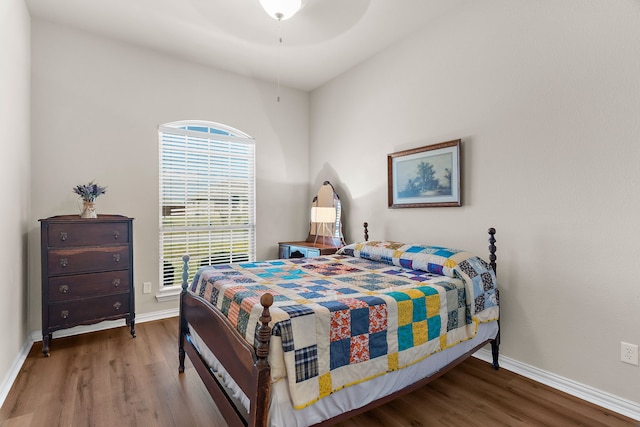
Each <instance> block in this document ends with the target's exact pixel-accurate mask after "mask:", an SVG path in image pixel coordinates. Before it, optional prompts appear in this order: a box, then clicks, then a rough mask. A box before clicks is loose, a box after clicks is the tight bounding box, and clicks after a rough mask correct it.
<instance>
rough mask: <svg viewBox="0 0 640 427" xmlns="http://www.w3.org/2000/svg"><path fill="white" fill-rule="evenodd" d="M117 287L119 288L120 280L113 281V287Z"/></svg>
mask: <svg viewBox="0 0 640 427" xmlns="http://www.w3.org/2000/svg"><path fill="white" fill-rule="evenodd" d="M118 286H120V279H113V287H114V288H117V287H118Z"/></svg>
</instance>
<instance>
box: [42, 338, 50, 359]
mask: <svg viewBox="0 0 640 427" xmlns="http://www.w3.org/2000/svg"><path fill="white" fill-rule="evenodd" d="M50 341H51V334H46V335H42V353H43V354H44V357H49V342H50Z"/></svg>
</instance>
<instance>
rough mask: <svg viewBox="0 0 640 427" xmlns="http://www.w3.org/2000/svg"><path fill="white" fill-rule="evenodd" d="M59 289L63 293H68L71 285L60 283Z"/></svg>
mask: <svg viewBox="0 0 640 427" xmlns="http://www.w3.org/2000/svg"><path fill="white" fill-rule="evenodd" d="M58 291H60V293H61V294H66V293H67V292H69V285H60V287H59V288H58Z"/></svg>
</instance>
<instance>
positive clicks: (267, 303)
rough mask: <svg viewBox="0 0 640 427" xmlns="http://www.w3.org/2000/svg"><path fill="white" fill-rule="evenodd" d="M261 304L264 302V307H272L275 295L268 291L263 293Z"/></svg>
mask: <svg viewBox="0 0 640 427" xmlns="http://www.w3.org/2000/svg"><path fill="white" fill-rule="evenodd" d="M260 304H262V306H263V307H267V308H268V307H271V305H273V295H271V294H270V293H268V292H267V293H264V294H262V296H261V297H260Z"/></svg>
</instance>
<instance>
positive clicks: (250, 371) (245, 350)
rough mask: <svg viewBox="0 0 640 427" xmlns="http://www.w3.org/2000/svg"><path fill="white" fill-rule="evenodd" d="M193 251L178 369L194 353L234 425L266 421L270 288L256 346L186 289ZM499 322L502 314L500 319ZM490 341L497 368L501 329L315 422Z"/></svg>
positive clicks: (256, 426) (253, 426)
mask: <svg viewBox="0 0 640 427" xmlns="http://www.w3.org/2000/svg"><path fill="white" fill-rule="evenodd" d="M367 227H368V224H367V223H366V222H365V223H364V233H365V240H368V237H369V236H368V229H367ZM488 233H489V261H490V265H491V266H492V268H493V270H494V272H495V271H497V270H496V268H497V266H496V255H495V253H496V246H495V242H496V239H495V233H496V230H495V229H494V228H490V229H489V230H488ZM188 261H189V256H188V255H185V256H184V257H183V262H184V268H183V272H182V293H181V294H180V326H179V327H180V330H179V335H180V336H179V354H178V358H179V372H181V373H182V372H184V362H185V355H188V356H189V359H190V360H191V362H192V364H193V366H194V367H195V369H196V371H197V372H198V375H199V376H200V378H201V379H202V381H203V383H204V385H205V386H206V388H207V390H208V391H209V393H210V394H211V397H212V398H213V400H214V401H215V402H216V405H217V407H218V409H219V410H220V413H221V414H222V415H223V416H224V418H225V420H226V421H227V423H228V424H229V426H231V427H235V426H249V427H267V425H268V424H267V422H268V413H269V393H270V384H271V368H270V366H269V362H268V357H269V341H270V337H271V328H270V327H269V322H270V321H271V315H270V313H269V307H271V305H272V304H273V297H272V296H271V294H264V295H263V296H262V297H261V299H260V303H261V304H262V306H263V311H262V316H261V317H260V323H261V325H260V326H259V327H258V333H257V335H258V337H257V345H256V347H255V348H254V346H252V345H251V344H249V343H248V342H247V341H246V340H245V339H244V338H243V337H242V336H241V335H240V333H238V331H236V329H235V328H234V327H232V326H231V325H230V324H229V322H228V321H227V319H226V317H225V316H224V315H223V314H222V313H221V312H220V311H219V310H218V309H216V308H215V307H213V306H212V305H211V304H209V303H207V302H206V301H205V300H204V299H202V298H200V297H198V296H196V295H193V294H191V293H189V292H187V287H188V286H189V283H188V280H189V272H188V268H189V267H188V265H187V263H188ZM498 324H499V320H498ZM189 327H191V328H193V329H194V330H195V331H196V333H197V334H198V335H199V336H200V338H201V339H202V340H203V341H204V342H205V343H206V345H207V346H208V347H209V349H211V350H212V351H213V349H215V356H216V358H217V359H218V361H219V362H220V363H221V365H222V366H223V367H224V368H225V369H226V371H227V372H228V373H229V375H230V376H231V377H232V378H233V379H234V380H235V381H236V383H237V384H238V386H239V387H240V388H241V389H242V391H243V392H244V394H245V395H246V396H247V397H248V398H249V401H250V412H249V413H247V411H246V410H245V409H244V407H243V405H242V404H241V403H240V402H239V401H238V399H235V398H234V397H233V396H232V394H231V393H230V392H229V391H228V390H227V388H226V386H225V385H224V384H223V383H222V382H221V381H220V380H219V379H218V377H216V376H215V375H214V374H213V372H212V370H211V369H210V368H209V367H208V366H207V363H206V362H205V360H204V358H203V356H202V355H201V354H200V352H199V351H198V349H197V348H196V347H195V345H194V344H193V339H192V336H191V334H190V331H189ZM488 343H490V344H491V352H492V355H493V364H492V366H493V368H494V369H496V370H497V369H498V368H499V365H498V353H499V352H498V348H499V345H500V330H499V329H498V334H497V335H496V337H495V338H494V339H490V340H487V341H485V342H482V343H480V344H479V345H478V346H476V347H475V348H473V349H472V350H471V351H469V352H467V353H465V354H463V355H462V356H460V357H459V358H457V359H456V360H454V361H453V362H451V363H450V364H448V365H447V366H446V367H444V368H443V369H440V370H439V371H437V372H435V373H434V374H432V375H431V376H429V377H426V378H423V379H421V380H419V381H417V382H415V383H413V384H411V385H410V386H408V387H406V388H404V389H402V390H399V391H397V392H395V393H392V394H390V395H388V396H385V397H383V398H381V399H378V400H376V401H374V402H371V403H370V404H368V405H366V406H363V407H361V408H357V409H354V410H352V411H349V412H345V413H343V414H340V415H338V416H336V417H333V418H330V419H328V420H326V421H323V422H322V423H319V424H316V426H328V425H331V424H335V423H338V422H340V421H343V420H345V419H347V418H350V417H353V416H354V415H356V414H360V413H362V412H366V411H368V410H370V409H372V408H375V407H377V406H380V405H383V404H385V403H387V402H389V401H391V400H393V399H395V398H397V397H399V396H402V395H404V394H407V393H410V392H411V391H413V390H416V389H418V388H420V387H423V386H424V385H426V384H428V383H430V382H431V381H433V380H435V379H436V378H438V377H440V376H441V375H442V374H444V373H445V372H447V371H449V370H450V369H451V368H453V367H455V366H456V365H458V364H460V363H461V362H463V361H464V360H466V359H467V358H469V357H471V355H472V354H473V353H475V352H476V351H477V350H479V349H480V348H482V347H483V346H484V345H486V344H488Z"/></svg>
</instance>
